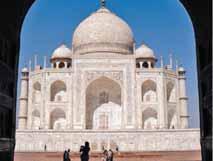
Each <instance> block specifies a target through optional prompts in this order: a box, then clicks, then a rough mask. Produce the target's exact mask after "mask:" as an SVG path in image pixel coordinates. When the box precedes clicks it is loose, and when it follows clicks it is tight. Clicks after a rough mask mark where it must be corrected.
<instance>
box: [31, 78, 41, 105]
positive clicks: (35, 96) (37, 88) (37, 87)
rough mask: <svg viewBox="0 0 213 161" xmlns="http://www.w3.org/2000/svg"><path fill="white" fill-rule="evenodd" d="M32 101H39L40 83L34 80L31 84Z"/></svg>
mask: <svg viewBox="0 0 213 161" xmlns="http://www.w3.org/2000/svg"><path fill="white" fill-rule="evenodd" d="M32 95H33V99H32V101H33V103H39V102H40V101H41V83H39V82H35V83H34V84H33V93H32Z"/></svg>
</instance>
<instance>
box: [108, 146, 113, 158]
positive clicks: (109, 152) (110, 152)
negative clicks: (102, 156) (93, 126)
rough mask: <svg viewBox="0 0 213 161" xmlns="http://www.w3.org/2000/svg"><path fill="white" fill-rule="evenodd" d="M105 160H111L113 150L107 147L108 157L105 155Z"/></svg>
mask: <svg viewBox="0 0 213 161" xmlns="http://www.w3.org/2000/svg"><path fill="white" fill-rule="evenodd" d="M107 158H108V159H107V161H113V151H112V150H111V149H109V151H108V157H107Z"/></svg>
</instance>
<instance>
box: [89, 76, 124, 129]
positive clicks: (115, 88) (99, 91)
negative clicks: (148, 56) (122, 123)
mask: <svg viewBox="0 0 213 161" xmlns="http://www.w3.org/2000/svg"><path fill="white" fill-rule="evenodd" d="M111 103H113V104H116V105H118V106H121V87H120V85H119V84H118V83H117V82H115V81H114V80H112V79H109V78H107V77H101V78H99V79H97V80H94V81H93V82H92V83H90V84H89V86H88V87H87V90H86V128H87V129H92V128H93V122H94V121H93V120H94V113H95V111H96V109H98V108H99V107H100V109H102V108H101V107H102V105H103V106H106V107H107V108H108V109H111V105H110V104H111ZM113 107H114V106H113ZM105 112H106V111H105ZM108 112H109V111H108ZM97 116H98V118H100V119H99V121H101V120H102V121H103V120H106V117H105V116H99V115H97ZM101 117H102V119H101ZM98 118H97V119H98ZM110 119H111V118H109V122H110Z"/></svg>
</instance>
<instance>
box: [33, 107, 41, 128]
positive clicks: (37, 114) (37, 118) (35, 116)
mask: <svg viewBox="0 0 213 161" xmlns="http://www.w3.org/2000/svg"><path fill="white" fill-rule="evenodd" d="M40 123H41V121H40V112H39V111H38V110H34V111H33V112H32V129H34V130H39V129H40Z"/></svg>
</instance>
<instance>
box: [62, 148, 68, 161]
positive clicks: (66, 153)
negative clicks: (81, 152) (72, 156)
mask: <svg viewBox="0 0 213 161" xmlns="http://www.w3.org/2000/svg"><path fill="white" fill-rule="evenodd" d="M67 158H68V152H67V151H66V150H65V151H64V155H63V161H67Z"/></svg>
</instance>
